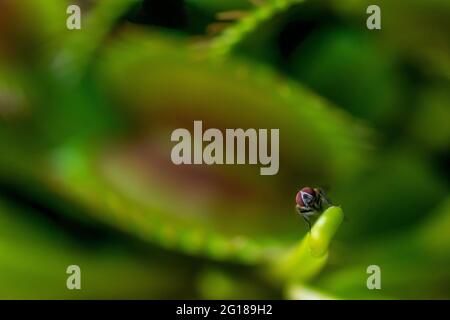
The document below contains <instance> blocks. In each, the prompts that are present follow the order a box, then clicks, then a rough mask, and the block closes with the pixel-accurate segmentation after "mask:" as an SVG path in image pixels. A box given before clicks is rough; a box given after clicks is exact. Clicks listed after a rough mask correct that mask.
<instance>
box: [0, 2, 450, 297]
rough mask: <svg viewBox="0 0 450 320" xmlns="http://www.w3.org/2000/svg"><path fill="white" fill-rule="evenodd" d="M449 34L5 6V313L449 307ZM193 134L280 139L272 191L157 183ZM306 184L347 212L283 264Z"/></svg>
mask: <svg viewBox="0 0 450 320" xmlns="http://www.w3.org/2000/svg"><path fill="white" fill-rule="evenodd" d="M69 4H77V5H79V6H80V8H81V12H82V17H81V26H82V29H81V30H68V29H67V28H66V19H67V18H68V14H67V13H66V9H67V6H68V5H69ZM370 4H378V5H379V6H380V8H381V21H382V29H381V30H368V29H367V28H366V19H367V17H368V15H367V14H366V8H367V6H368V5H370ZM449 18H450V2H449V1H446V0H432V1H420V0H395V1H392V0H391V1H388V0H386V1H375V2H374V3H372V2H371V1H364V0H361V1H358V0H345V1H342V0H329V1H318V0H314V1H313V0H311V1H309V0H305V1H298V0H273V1H270V0H266V1H264V0H261V1H248V0H233V1H224V0H217V1H209V0H208V1H207V0H185V1H182V0H170V1H150V0H103V1H102V0H83V1H82V0H71V1H68V0H67V1H66V0H46V1H39V0H21V1H16V0H0V298H3V299H42V298H45V299H85V298H86V299H100V298H123V299H128V298H137V299H165V298H169V299H174V298H189V299H244V298H247V299H262V298H274V299H312V298H331V299H449V298H450V285H449V284H450V196H449V185H448V181H449V170H448V163H449V147H450V126H449V119H450V90H449V88H450V86H449V82H450V48H449V44H450V42H449V41H448V40H449V39H448V32H449V30H450V19H449ZM194 120H202V121H203V125H204V127H205V128H206V127H211V128H219V129H225V128H279V129H280V171H279V173H278V174H277V175H275V176H261V175H259V166H250V165H235V166H219V165H216V166H206V165H205V166H203V165H185V166H175V165H173V164H172V162H171V160H170V151H171V148H172V146H173V143H172V142H171V141H170V134H171V132H172V131H173V130H174V129H176V128H188V129H192V127H193V121H194ZM303 186H321V187H325V188H326V189H327V190H328V195H329V197H330V198H331V199H332V200H333V202H334V203H335V204H338V205H340V206H341V207H342V209H343V211H344V213H345V216H346V219H345V221H344V222H343V224H342V225H341V227H340V229H339V231H338V232H337V234H336V237H335V238H334V239H333V242H332V243H331V246H330V249H329V253H328V255H327V257H325V260H324V263H318V264H317V265H316V264H314V263H312V262H311V261H312V260H308V259H305V258H304V256H302V254H299V255H295V254H291V252H295V250H294V251H291V250H292V248H295V247H296V246H298V243H301V239H302V238H303V237H304V236H305V235H306V233H307V226H306V224H305V223H304V222H303V221H302V219H301V218H300V217H299V216H298V214H296V212H295V210H294V205H295V202H294V197H295V194H296V192H297V191H298V190H299V189H300V188H301V187H303ZM297 248H300V249H299V250H300V251H301V250H302V249H301V248H302V247H301V245H300V247H297ZM297 252H298V251H297ZM290 254H291V255H290ZM286 256H288V257H291V258H290V259H291V260H289V259H287V260H286V259H285V257H286ZM288 260H289V261H291V262H292V261H294V260H295V261H294V262H295V263H293V264H289V265H290V266H291V267H289V268H288V267H286V265H285V263H286V262H285V261H288ZM325 262H326V263H325ZM72 264H75V265H79V266H80V268H81V272H82V280H81V283H82V290H73V291H71V290H68V289H67V288H66V279H67V277H68V275H67V274H66V268H67V266H69V265H72ZM369 265H378V266H380V268H381V286H382V288H381V290H368V288H367V286H366V280H367V278H368V276H369V275H368V274H367V273H366V269H367V267H368V266H369ZM280 266H281V269H279V267H280ZM284 267H286V268H284ZM274 269H276V270H283V272H281V274H280V273H276V272H272V271H273V270H274ZM307 270H309V271H311V273H309V271H307ZM305 273H308V276H305Z"/></svg>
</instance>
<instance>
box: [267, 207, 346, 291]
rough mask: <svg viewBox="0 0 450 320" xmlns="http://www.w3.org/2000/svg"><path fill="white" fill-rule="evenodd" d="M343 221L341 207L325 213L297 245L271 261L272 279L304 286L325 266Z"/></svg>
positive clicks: (329, 209)
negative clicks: (330, 248) (330, 247)
mask: <svg viewBox="0 0 450 320" xmlns="http://www.w3.org/2000/svg"><path fill="white" fill-rule="evenodd" d="M343 219H344V213H343V211H342V209H341V208H340V207H336V206H332V207H330V208H328V209H326V210H325V211H324V212H323V213H322V215H321V216H320V217H319V218H318V220H317V222H316V223H315V224H314V226H313V227H312V228H311V232H310V233H308V234H306V236H305V237H304V238H303V239H302V240H301V241H300V243H299V244H297V245H296V246H295V247H294V248H292V249H291V250H290V251H288V252H287V253H286V254H285V255H284V256H282V257H281V258H278V259H276V260H275V261H273V263H272V266H271V268H270V270H271V273H272V275H273V276H274V277H275V278H277V279H279V280H281V281H283V282H288V283H302V282H306V281H308V280H310V279H311V278H313V277H314V276H315V275H317V274H318V273H319V272H320V270H322V268H323V266H324V265H325V263H326V262H327V259H328V248H329V246H330V243H331V240H332V239H333V237H334V235H335V234H336V232H337V230H338V229H339V226H340V225H341V223H342V221H343Z"/></svg>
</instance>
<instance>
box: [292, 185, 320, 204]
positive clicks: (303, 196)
mask: <svg viewBox="0 0 450 320" xmlns="http://www.w3.org/2000/svg"><path fill="white" fill-rule="evenodd" d="M315 197H316V193H315V192H314V190H313V189H312V188H309V187H306V188H303V189H301V190H300V191H299V192H298V193H297V196H296V197H295V202H296V203H297V205H299V206H300V207H308V206H309V205H311V204H312V203H313V202H314V199H315Z"/></svg>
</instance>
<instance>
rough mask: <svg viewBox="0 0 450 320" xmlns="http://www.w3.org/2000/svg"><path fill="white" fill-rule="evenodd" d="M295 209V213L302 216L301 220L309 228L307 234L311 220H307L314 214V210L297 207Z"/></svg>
mask: <svg viewBox="0 0 450 320" xmlns="http://www.w3.org/2000/svg"><path fill="white" fill-rule="evenodd" d="M295 208H296V209H297V212H298V213H299V214H300V215H301V216H302V218H303V219H304V220H305V221H306V223H307V224H308V227H309V232H311V220H310V219H309V217H310V216H311V215H312V214H314V210H313V209H310V208H302V207H299V206H296V207H295ZM308 213H309V214H308Z"/></svg>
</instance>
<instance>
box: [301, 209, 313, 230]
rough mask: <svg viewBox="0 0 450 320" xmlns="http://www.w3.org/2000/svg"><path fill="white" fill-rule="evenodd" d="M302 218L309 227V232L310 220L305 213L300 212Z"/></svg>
mask: <svg viewBox="0 0 450 320" xmlns="http://www.w3.org/2000/svg"><path fill="white" fill-rule="evenodd" d="M302 217H303V219H304V220H305V221H306V223H307V224H308V227H309V233H311V221H310V220H309V217H308V216H307V215H306V214H302Z"/></svg>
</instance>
